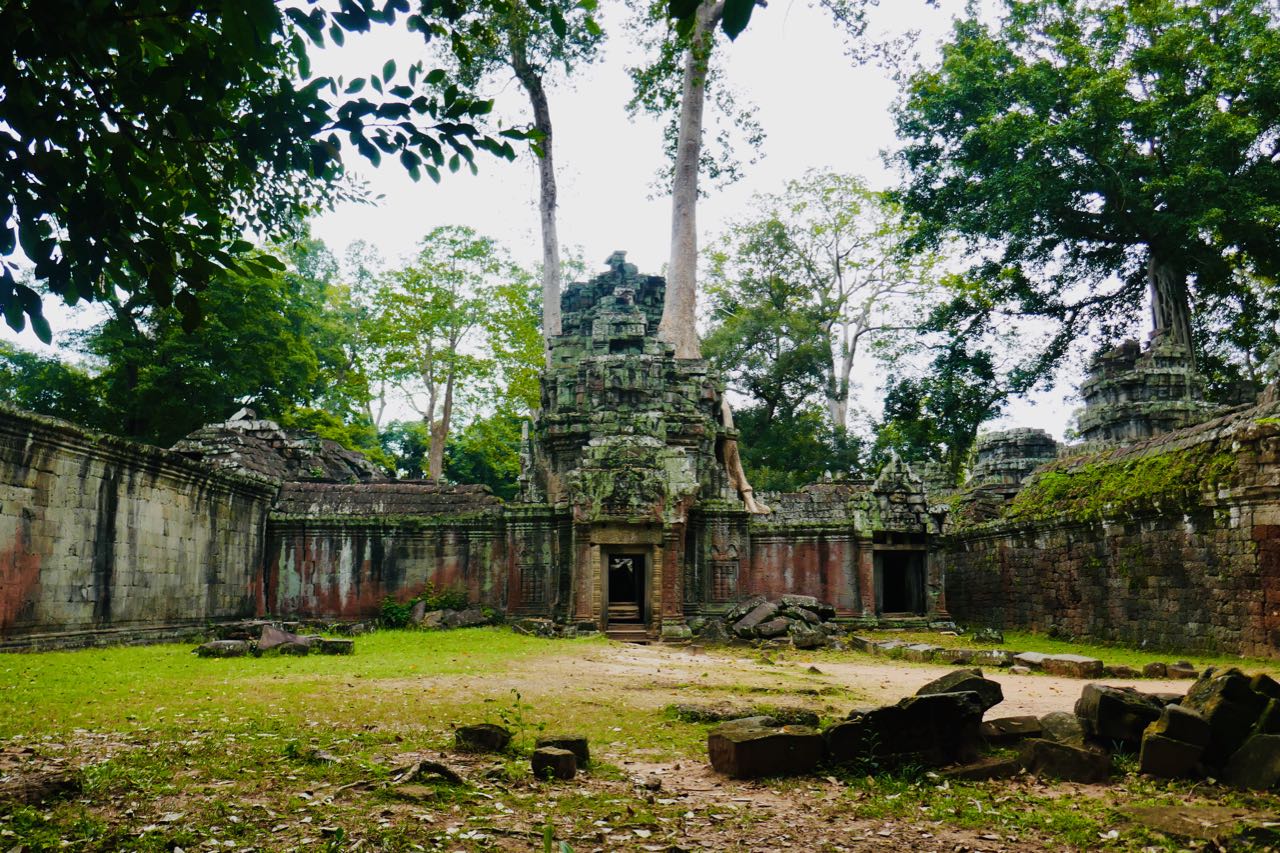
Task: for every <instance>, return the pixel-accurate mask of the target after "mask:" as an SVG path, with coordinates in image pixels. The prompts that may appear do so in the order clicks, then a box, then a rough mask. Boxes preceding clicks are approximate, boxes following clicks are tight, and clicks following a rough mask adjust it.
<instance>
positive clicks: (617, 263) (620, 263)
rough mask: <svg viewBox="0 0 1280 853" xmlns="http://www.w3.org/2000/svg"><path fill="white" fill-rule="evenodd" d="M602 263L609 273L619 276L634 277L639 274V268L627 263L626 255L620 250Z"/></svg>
mask: <svg viewBox="0 0 1280 853" xmlns="http://www.w3.org/2000/svg"><path fill="white" fill-rule="evenodd" d="M604 262H605V264H606V265H607V266H608V267H609V271H610V272H614V273H618V274H619V275H636V274H637V273H639V272H640V268H639V267H637V266H636V265H635V264H629V263H627V253H626V252H624V251H623V250H621V249H619V250H618V251H616V252H614V253H613V254H612V255H610V256H609V257H607V258H605V261H604Z"/></svg>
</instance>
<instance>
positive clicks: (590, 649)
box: [0, 628, 1280, 851]
mask: <svg viewBox="0 0 1280 853" xmlns="http://www.w3.org/2000/svg"><path fill="white" fill-rule="evenodd" d="M1010 639H1011V643H1012V642H1015V640H1014V639H1013V638H1010ZM1037 648H1039V647H1037ZM1045 650H1049V649H1045ZM777 657H778V658H779V660H778V662H777V663H774V664H765V663H763V662H762V661H761V660H760V655H759V653H757V652H751V651H750V650H745V649H740V650H726V651H723V652H715V653H707V654H701V655H694V654H690V653H688V652H685V651H681V650H679V649H671V648H668V647H648V648H637V647H631V646H621V645H618V644H614V643H610V642H608V641H606V640H603V639H584V640H543V639H538V638H531V637H523V636H519V635H516V634H514V633H511V632H509V631H506V630H504V629H500V628H478V629H467V630H458V631H448V632H416V631H383V632H379V633H376V634H372V635H368V636H362V637H359V638H357V640H356V654H355V655H354V656H350V657H321V656H316V657H312V656H308V657H301V658H299V657H263V658H260V659H254V658H239V659H225V660H223V659H202V658H196V657H195V656H194V655H192V654H191V649H190V647H189V646H179V645H163V646H149V647H140V648H114V649H100V650H86V651H75V652H50V653H43V654H15V655H4V656H0V777H2V776H4V775H6V774H12V773H15V772H29V771H30V770H32V769H39V768H46V769H47V768H52V767H72V768H77V769H78V770H79V772H80V776H81V779H82V789H81V790H80V791H79V792H78V793H77V794H74V795H73V796H71V797H69V798H65V799H62V800H59V801H56V802H53V803H51V804H46V805H43V806H15V805H12V804H0V850H8V849H9V848H11V847H15V846H18V845H25V848H24V849H25V850H27V851H35V850H65V849H71V850H101V851H108V850H143V851H161V850H163V851H172V850H174V849H175V848H179V847H180V848H182V849H183V850H185V851H194V850H204V851H209V850H215V849H219V850H349V849H360V850H397V851H398V850H449V851H453V850H540V849H543V838H544V832H546V831H547V828H548V827H550V833H551V835H552V836H554V838H555V839H557V844H559V842H560V841H561V840H564V841H566V842H567V843H568V844H569V845H571V846H572V849H573V850H576V851H586V850H662V851H668V850H670V851H674V850H758V849H762V848H766V847H767V848H770V849H772V848H782V847H791V848H793V849H803V850H822V851H840V850H854V849H872V848H874V849H882V850H916V849H939V850H947V851H951V850H953V849H955V848H956V847H957V845H959V846H963V847H966V848H967V849H992V850H995V849H1006V850H1042V849H1055V850H1061V849H1078V850H1086V849H1099V848H1106V849H1120V850H1142V849H1144V848H1149V847H1155V848H1156V849H1178V847H1179V842H1176V841H1173V840H1170V839H1166V838H1164V837H1162V836H1158V835H1155V834H1153V833H1151V832H1150V831H1148V830H1145V829H1143V828H1142V827H1140V826H1138V825H1136V824H1133V823H1130V822H1127V821H1125V820H1124V819H1123V818H1121V817H1120V815H1119V812H1118V811H1117V809H1120V808H1122V807H1127V806H1132V805H1135V804H1150V803H1193V804H1194V803H1200V802H1215V803H1221V802H1226V803H1229V804H1232V805H1234V806H1238V807H1240V808H1242V809H1245V810H1249V811H1252V812H1259V811H1268V812H1269V813H1276V812H1277V811H1280V799H1278V798H1276V797H1273V796H1255V795H1244V794H1237V793H1232V792H1226V791H1224V790H1222V789H1220V788H1217V787H1216V786H1207V785H1204V784H1203V783H1202V784H1200V785H1198V786H1193V785H1190V784H1185V783H1157V782H1151V781H1147V780H1143V779H1140V778H1138V777H1136V776H1134V775H1132V774H1126V775H1125V776H1124V777H1123V778H1122V779H1120V780H1119V781H1118V782H1117V783H1116V784H1113V785H1111V786H1078V785H1065V784H1057V783H1054V784H1044V783H1040V782H1038V781H1035V780H1030V779H1022V780H1018V781H1013V782H1000V783H980V784H955V783H951V784H948V783H945V782H942V781H941V780H940V779H939V778H937V777H936V776H930V775H928V774H924V773H920V772H914V773H906V774H901V775H877V774H874V773H873V774H871V775H868V773H867V772H865V771H868V770H874V768H862V770H861V771H859V772H857V773H850V772H841V773H839V774H837V775H832V776H819V777H814V778H803V779H791V780H770V781H768V782H765V783H746V782H735V781H732V780H726V779H723V778H720V777H716V776H714V775H713V774H712V773H710V771H709V770H708V768H707V767H706V749H705V741H706V732H707V730H708V728H709V726H708V725H707V724H698V723H687V722H682V721H681V720H680V719H678V718H677V715H675V714H673V713H672V712H671V711H670V708H669V706H670V704H671V703H673V702H702V703H713V704H714V703H716V702H722V701H725V700H726V699H732V700H740V701H746V702H765V703H777V704H786V705H791V706H798V707H804V708H808V709H812V710H816V711H818V712H819V713H821V714H822V715H823V716H824V717H826V718H828V719H830V718H833V717H838V716H842V715H843V713H845V711H846V709H847V708H848V707H851V706H852V705H853V704H854V703H855V700H857V698H858V697H859V695H860V688H859V686H858V685H856V684H840V685H833V684H831V683H829V682H830V679H826V680H825V681H824V679H823V677H822V676H820V675H814V674H812V673H811V672H809V671H808V670H807V669H806V668H804V667H801V666H800V665H799V664H797V663H789V662H788V661H787V656H785V655H779V656H777ZM1104 659H1108V658H1106V657H1104ZM875 660H876V661H882V659H875ZM877 665H883V666H884V667H893V666H899V664H898V663H897V662H892V661H883V662H882V663H877ZM485 721H488V722H498V723H503V724H505V725H507V726H508V727H510V728H512V729H514V730H515V731H516V733H517V740H516V750H515V751H513V752H512V753H510V754H508V755H505V756H480V755H471V754H464V753H459V752H457V751H455V750H454V749H453V734H452V732H453V728H454V727H455V726H456V725H459V724H462V723H470V722H485ZM543 731H545V732H547V733H553V732H573V733H581V734H585V735H587V736H588V737H589V738H590V741H591V749H592V754H593V763H592V766H591V767H590V769H589V771H588V772H587V773H586V774H585V775H583V776H580V777H579V778H578V779H576V780H574V781H572V782H559V783H552V782H546V781H541V780H537V779H534V778H532V777H531V775H530V774H529V771H528V759H527V753H528V751H529V749H530V748H531V746H532V744H533V741H534V739H535V738H536V736H537V735H538V734H539V733H540V732H543ZM423 759H427V760H434V761H440V762H443V763H445V764H447V765H448V766H449V767H451V768H453V769H455V770H456V771H458V772H459V773H460V774H461V775H462V776H463V777H464V778H465V780H466V783H465V784H463V785H453V784H448V783H445V782H443V781H440V780H433V779H431V778H428V779H425V780H422V781H419V782H417V783H414V784H408V785H396V784H388V783H389V781H390V780H392V779H393V777H394V776H395V771H396V769H397V768H400V767H403V766H406V765H408V764H410V763H412V762H415V761H420V760H423ZM1126 762H1127V764H1126ZM1121 764H1122V766H1127V767H1130V768H1131V767H1132V760H1131V759H1122V762H1121ZM1242 843H1244V842H1242ZM1262 843H1263V842H1257V843H1256V845H1255V846H1256V849H1264V847H1262V846H1261V845H1262ZM557 849H558V848H557ZM1238 849H1249V847H1248V845H1247V843H1245V846H1242V847H1239V848H1238Z"/></svg>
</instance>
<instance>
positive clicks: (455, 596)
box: [378, 581, 470, 628]
mask: <svg viewBox="0 0 1280 853" xmlns="http://www.w3.org/2000/svg"><path fill="white" fill-rule="evenodd" d="M420 601H422V602H425V603H426V612H427V613H430V612H431V611H433V610H465V609H466V607H467V605H468V604H469V603H470V602H469V601H468V600H467V591H466V590H465V589H462V588H461V587H451V588H449V589H441V590H437V589H436V587H435V584H433V583H432V582H431V581H427V585H426V586H425V587H424V588H423V590H422V592H420V593H418V594H417V595H415V596H414V597H413V598H410V599H407V600H405V601H398V600H396V598H395V596H391V595H388V596H386V597H385V598H383V599H382V603H381V604H380V605H378V622H379V623H380V624H381V625H382V626H383V627H384V628H404V627H407V626H408V624H409V618H410V617H411V616H412V615H413V608H414V605H416V604H417V603H418V602H420Z"/></svg>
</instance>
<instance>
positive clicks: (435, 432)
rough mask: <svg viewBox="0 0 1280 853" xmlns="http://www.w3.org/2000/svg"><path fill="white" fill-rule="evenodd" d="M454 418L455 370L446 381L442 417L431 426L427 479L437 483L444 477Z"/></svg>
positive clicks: (450, 371)
mask: <svg viewBox="0 0 1280 853" xmlns="http://www.w3.org/2000/svg"><path fill="white" fill-rule="evenodd" d="M452 417H453V368H452V367H450V368H449V375H448V376H447V377H446V378H445V381H444V402H443V403H442V404H441V406H440V417H439V418H438V419H436V420H435V421H433V422H432V424H431V452H430V454H429V455H428V457H427V477H428V478H429V479H431V480H434V481H436V482H439V481H440V478H441V477H443V476H444V443H445V441H447V440H448V438H449V421H450V420H451V419H452Z"/></svg>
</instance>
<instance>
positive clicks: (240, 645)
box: [195, 640, 249, 658]
mask: <svg viewBox="0 0 1280 853" xmlns="http://www.w3.org/2000/svg"><path fill="white" fill-rule="evenodd" d="M195 651H196V655H197V656H199V657H202V658H242V657H244V656H245V655H247V654H249V644H248V643H247V642H245V641H244V640H210V641H209V642H207V643H205V644H204V645H202V646H198V647H197V648H196V650H195Z"/></svg>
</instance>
